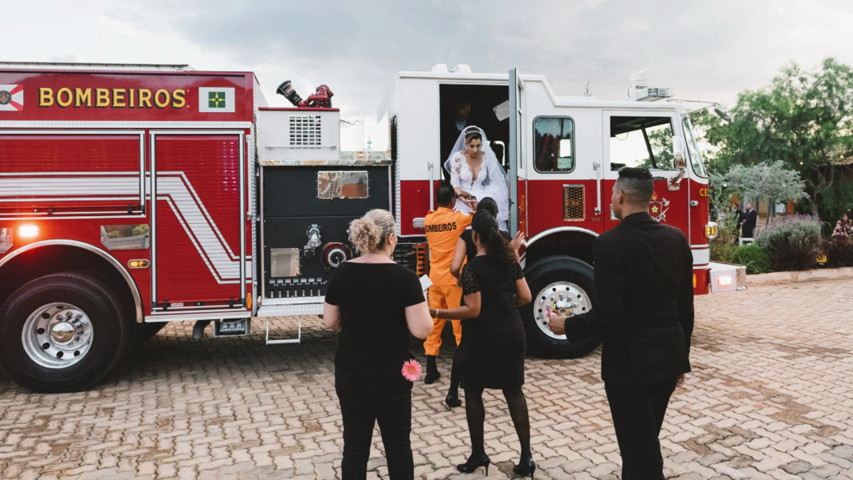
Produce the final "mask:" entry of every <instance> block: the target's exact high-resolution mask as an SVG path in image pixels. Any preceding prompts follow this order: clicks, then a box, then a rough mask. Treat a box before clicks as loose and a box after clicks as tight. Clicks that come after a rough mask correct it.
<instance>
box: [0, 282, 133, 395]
mask: <svg viewBox="0 0 853 480" xmlns="http://www.w3.org/2000/svg"><path fill="white" fill-rule="evenodd" d="M116 298H117V296H116V295H115V294H114V293H113V292H112V291H111V290H110V289H109V287H108V286H107V285H105V284H104V283H103V282H101V281H99V280H97V279H96V278H94V277H92V276H89V275H86V274H81V273H56V274H53V275H47V276H44V277H41V278H38V279H36V280H33V281H31V282H29V283H27V284H25V285H24V286H22V287H21V288H19V289H18V290H17V291H15V292H14V293H13V294H12V295H11V296H10V297H9V298H8V299H7V300H6V302H4V303H3V305H2V307H0V321H2V324H0V363H2V364H3V367H4V368H5V369H6V372H7V373H8V374H9V376H11V377H12V378H13V379H14V380H15V381H17V382H18V383H19V384H20V385H22V386H24V387H26V388H28V389H30V390H33V391H36V392H43V393H51V392H73V391H80V390H85V389H87V388H89V387H91V386H93V385H95V384H96V383H98V382H100V381H101V380H103V379H104V378H105V377H106V376H107V375H109V374H110V372H112V370H113V369H114V368H115V367H116V366H117V365H118V364H119V362H120V361H121V360H122V357H123V356H124V354H125V352H126V351H127V348H128V345H129V344H130V340H131V337H132V323H131V322H130V320H129V319H128V318H126V316H127V314H126V313H124V312H125V309H122V308H119V303H118V302H117V301H116Z"/></svg>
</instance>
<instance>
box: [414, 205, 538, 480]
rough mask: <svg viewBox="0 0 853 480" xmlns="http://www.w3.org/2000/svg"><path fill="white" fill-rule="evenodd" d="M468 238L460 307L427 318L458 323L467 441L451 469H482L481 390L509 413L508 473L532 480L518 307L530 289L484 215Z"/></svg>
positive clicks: (476, 216) (494, 223)
mask: <svg viewBox="0 0 853 480" xmlns="http://www.w3.org/2000/svg"><path fill="white" fill-rule="evenodd" d="M472 230H473V234H472V237H473V239H474V243H475V244H476V246H477V255H476V256H475V257H474V258H469V259H468V263H467V264H466V265H465V266H464V267H463V268H462V276H461V283H462V293H463V295H464V298H465V305H464V306H461V307H459V308H456V309H452V310H443V309H438V310H437V311H433V310H432V309H431V311H430V314H435V316H437V317H439V318H461V319H462V331H463V332H464V335H463V336H462V339H463V340H462V342H463V343H464V344H465V347H464V349H463V374H462V378H463V382H464V385H465V415H466V417H467V420H468V430H469V434H470V436H471V450H472V451H471V456H470V457H468V460H467V461H466V462H465V463H463V464H461V465H457V467H456V468H457V469H458V470H459V471H460V472H463V473H470V472H473V471H474V470H476V469H477V468H478V467H481V466H482V467H485V469H486V473H487V474H488V468H489V464H490V463H491V461H490V459H489V456H488V455H487V454H486V452H485V447H484V440H483V424H484V422H485V414H486V412H485V407H484V405H483V390H484V389H485V388H499V389H501V390H502V391H503V394H504V398H505V399H506V401H507V406H508V407H509V413H510V416H511V417H512V422H513V425H514V426H515V431H516V433H517V434H518V440H519V442H520V443H521V461H520V462H519V463H518V465H516V466H515V468H514V469H513V471H514V472H515V473H516V474H518V475H531V476H532V475H533V471H534V470H535V469H536V466H535V464H534V463H533V458H532V455H531V452H530V420H529V418H528V414H527V400H525V398H524V393H523V392H522V390H521V386H522V384H523V383H524V350H525V348H526V345H527V342H526V338H525V335H524V327H523V325H522V323H521V315H520V314H519V312H518V307H519V306H521V305H526V304H527V303H529V302H530V299H531V296H530V288H529V287H528V286H527V281H526V280H525V279H524V276H523V274H522V272H521V266H520V265H519V264H518V262H517V261H516V258H515V253H514V252H513V251H512V248H511V247H510V245H509V242H507V241H506V239H505V238H503V237H502V236H501V234H500V232H499V230H498V225H497V221H496V220H495V218H494V217H493V216H492V215H491V214H489V213H488V212H477V213H476V214H474V219H473V221H472Z"/></svg>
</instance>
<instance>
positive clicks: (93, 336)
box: [0, 64, 743, 392]
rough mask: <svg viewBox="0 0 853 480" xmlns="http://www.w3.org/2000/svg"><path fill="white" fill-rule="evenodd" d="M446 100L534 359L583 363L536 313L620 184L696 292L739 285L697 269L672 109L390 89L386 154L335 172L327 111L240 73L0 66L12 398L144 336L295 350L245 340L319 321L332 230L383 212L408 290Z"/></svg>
mask: <svg viewBox="0 0 853 480" xmlns="http://www.w3.org/2000/svg"><path fill="white" fill-rule="evenodd" d="M282 86H284V85H282ZM324 87H325V86H324ZM288 88H290V87H289V85H288ZM650 92H651V89H645V90H643V93H642V94H641V96H642V95H646V96H649V97H654V96H655V95H654V94H653V93H650ZM280 93H284V92H280ZM321 93H323V94H324V95H326V96H327V97H328V98H331V91H330V90H328V87H326V91H324V92H321ZM460 98H461V99H464V102H466V103H467V104H468V105H469V107H470V108H471V111H476V112H481V113H482V114H483V116H482V117H481V118H482V123H483V124H484V125H483V126H484V128H487V129H488V130H487V132H488V133H489V134H490V138H491V139H492V140H493V141H492V146H493V148H494V149H495V150H496V152H498V155H499V157H500V159H501V161H502V163H503V165H504V167H505V168H506V170H507V178H508V181H509V189H510V202H511V208H510V211H511V220H510V225H509V228H510V230H511V232H512V233H515V232H516V231H519V230H521V231H523V232H524V233H525V235H526V237H527V244H526V249H525V250H524V252H523V262H524V267H525V271H526V277H527V279H528V282H529V283H530V285H531V290H532V291H533V293H534V294H535V297H534V301H533V303H532V305H530V306H528V307H526V308H525V309H524V312H523V313H524V317H525V322H526V328H527V333H528V342H529V345H530V348H531V351H533V352H534V353H538V354H540V355H547V356H563V357H565V356H577V355H583V354H585V353H587V352H589V351H590V350H592V349H593V348H595V346H596V345H597V339H594V338H590V339H588V340H586V341H582V342H577V343H570V342H568V341H566V339H565V338H564V337H558V336H554V335H553V334H551V333H550V332H549V331H548V329H547V328H546V326H545V325H546V315H547V314H548V313H549V312H551V311H553V310H559V311H562V312H581V311H584V310H586V309H588V308H590V306H591V301H590V291H591V290H590V288H591V285H592V281H593V280H592V279H593V275H592V272H593V269H592V266H591V265H590V263H591V252H590V245H591V243H592V240H593V239H594V238H595V236H596V235H598V234H600V233H601V232H603V231H605V230H607V229H609V228H612V227H613V226H614V225H615V224H616V222H617V220H616V219H615V218H614V217H613V216H612V215H611V212H610V206H609V204H608V199H609V198H610V190H611V189H612V186H613V183H614V181H615V179H616V175H617V174H616V170H617V169H618V168H619V167H621V166H623V165H642V166H647V167H649V168H651V169H652V172H653V173H654V175H655V177H656V179H657V181H656V182H655V197H654V199H653V202H652V203H651V204H650V212H651V214H652V215H653V216H654V217H655V218H657V219H658V220H659V221H662V222H666V223H669V224H672V225H675V226H677V227H679V228H681V229H682V230H683V231H684V232H685V234H686V235H687V237H688V239H689V241H690V244H691V248H692V249H693V253H694V265H695V269H694V272H695V275H694V282H695V285H694V288H695V291H696V293H697V294H703V293H707V292H708V291H709V289H712V288H713V289H715V290H718V289H735V288H737V287H738V285H739V283H740V284H742V283H743V278H742V277H743V276H742V272H740V273H741V275H739V272H738V270H737V269H735V268H734V267H724V266H715V265H713V264H710V263H709V247H708V239H709V238H710V237H713V235H714V234H715V229H716V226H715V225H714V224H713V223H712V222H710V221H709V218H708V181H707V176H706V174H705V170H704V167H703V164H702V158H701V155H700V152H699V148H698V147H697V145H696V142H695V140H694V137H693V133H692V129H691V125H690V121H689V119H688V117H687V113H688V111H687V109H686V107H685V106H684V105H682V104H678V103H675V102H666V101H658V102H643V101H626V102H603V101H598V100H593V99H589V98H571V97H560V96H556V95H555V94H554V93H553V91H552V90H551V89H550V87H549V86H548V83H547V82H546V80H545V79H544V78H543V77H541V76H527V75H525V76H521V75H518V74H517V72H516V71H514V70H513V71H510V72H509V73H508V74H475V73H470V71H468V70H466V69H461V70H459V71H456V72H448V71H447V70H446V69H440V68H439V69H434V70H433V71H431V72H403V73H400V74H399V75H398V76H397V78H396V79H395V81H394V83H393V86H392V88H391V89H390V90H389V93H388V95H387V96H386V99H385V101H384V102H383V104H382V106H381V108H380V113H381V116H382V118H384V119H385V121H387V125H388V129H389V135H390V137H389V138H390V144H391V145H390V155H388V154H387V153H385V152H361V153H359V154H353V153H351V152H341V150H340V141H339V131H340V127H339V125H340V123H339V122H340V114H339V111H338V110H337V109H335V108H331V106H321V107H310V106H309V107H304V106H302V107H300V108H269V107H267V106H266V103H265V100H264V96H263V95H262V93H261V91H260V88H259V85H258V82H257V80H256V78H255V76H254V75H253V74H252V73H248V72H197V71H193V70H192V69H190V68H188V67H187V66H181V65H176V66H169V65H80V64H0V361H1V362H2V364H3V366H4V367H5V369H6V371H7V372H8V373H9V374H10V376H12V377H13V378H14V379H15V380H16V381H18V382H19V383H20V384H22V385H24V386H26V387H28V388H30V389H33V390H36V391H46V392H47V391H69V390H80V389H85V388H88V387H90V386H92V385H94V384H95V383H97V382H98V381H100V380H101V379H103V378H104V377H105V376H106V375H108V374H109V373H110V372H111V371H112V370H113V369H114V368H115V367H116V365H118V364H119V363H120V362H121V360H122V359H123V358H124V357H125V355H126V354H127V352H128V351H129V350H130V348H131V346H132V345H133V343H134V342H135V341H136V340H139V339H142V338H145V337H146V336H150V335H152V334H154V333H156V332H157V331H158V330H159V329H160V328H161V327H162V326H163V325H164V324H165V322H170V321H195V322H197V324H196V327H197V328H196V330H195V332H194V333H195V334H202V330H203V328H204V325H206V324H207V323H208V322H211V321H213V322H214V328H213V333H214V336H224V335H239V334H247V333H249V332H250V331H251V322H250V320H251V319H252V318H256V319H257V318H268V317H275V316H291V315H292V316H299V317H300V323H299V325H300V331H299V332H298V333H297V334H296V338H292V339H283V340H274V339H270V333H269V323H267V332H266V339H267V342H268V343H288V342H298V341H299V340H300V338H301V321H302V320H301V319H302V316H308V315H317V314H319V313H321V312H322V301H323V294H324V292H325V285H326V282H327V280H328V278H329V276H330V275H331V273H332V272H333V271H334V269H335V268H336V267H337V266H338V265H339V264H340V263H341V262H343V261H345V260H346V259H348V258H351V257H352V256H353V255H355V254H356V253H355V251H354V248H353V246H352V245H351V244H350V243H349V241H348V239H347V233H346V232H347V227H348V223H349V222H350V221H351V220H352V219H354V218H356V217H358V216H361V215H362V214H363V213H364V212H365V211H367V210H369V209H371V208H385V209H389V210H391V211H392V212H394V213H395V216H396V219H397V221H398V225H399V227H398V228H399V232H398V233H399V236H400V243H399V246H398V248H397V251H396V252H395V256H396V258H397V260H398V261H399V262H401V263H404V264H406V265H409V266H410V267H411V268H413V269H415V270H417V271H418V272H419V273H424V270H425V268H426V263H427V262H426V255H427V251H426V245H425V243H424V232H423V228H422V217H423V216H424V215H425V214H426V212H427V211H428V210H429V209H430V208H431V207H432V206H433V197H434V190H435V188H436V187H437V186H438V184H439V182H440V181H441V179H442V175H443V174H442V171H441V170H442V169H441V163H442V161H443V159H444V158H446V156H447V153H448V152H446V151H445V149H446V148H447V147H446V145H447V143H448V142H449V143H450V144H451V145H452V143H453V142H452V140H454V139H455V134H451V133H447V132H449V131H450V129H449V128H447V127H448V126H450V127H452V126H453V125H452V122H455V120H454V118H453V116H452V114H453V111H454V106H455V105H457V104H458V103H459V99H460ZM303 105H304V102H303ZM451 136H452V137H453V138H452V139H451V138H450V137H451ZM739 277H740V278H739Z"/></svg>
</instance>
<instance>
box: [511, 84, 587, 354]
mask: <svg viewBox="0 0 853 480" xmlns="http://www.w3.org/2000/svg"><path fill="white" fill-rule="evenodd" d="M524 94H525V85H524V81H523V80H522V79H521V76H520V75H519V73H518V69H516V68H513V69H512V70H510V71H509V121H510V124H509V125H510V126H509V135H510V138H509V144H510V148H509V153H510V154H509V172H508V174H507V177H508V179H509V182H510V202H512V205H511V206H510V233H511V234H513V235H515V233H516V232H518V230H522V231H524V232H525V234H527V233H528V231H527V219H528V218H527V217H528V215H527V199H528V196H529V195H528V194H529V193H530V192H528V191H527V188H528V181H527V174H526V173H527V171H528V170H527V169H528V168H532V167H530V166H529V164H530V161H529V160H530V158H531V156H530V153H529V152H530V151H531V148H529V146H528V143H527V142H525V138H526V137H525V131H526V130H525V129H526V128H527V127H528V123H529V121H528V119H532V118H535V117H536V115H537V112H525V107H526V103H525V96H524ZM526 159H527V160H528V161H526ZM557 208H559V207H557ZM525 253H526V252H525ZM554 253H556V254H550V255H546V256H544V257H539V258H536V259H535V260H534V261H532V262H530V263H528V262H527V261H526V260H527V259H526V255H525V258H524V263H523V264H524V267H525V268H524V272H525V273H524V275H525V278H526V279H527V282H528V284H529V285H530V291H531V293H532V294H533V300H532V301H531V302H530V304H528V305H525V306H524V307H521V315H522V321H523V322H524V329H525V332H526V334H527V345H528V349H529V351H530V352H531V353H533V354H535V355H539V356H543V357H580V356H583V355H586V354H587V353H589V352H590V351H592V350H594V349H595V347H597V346H598V344H599V343H601V340H600V338H599V337H598V336H597V335H596V336H593V337H590V338H586V339H583V340H581V341H580V342H569V341H568V340H567V339H566V336H565V335H555V334H554V333H553V332H551V330H550V329H549V328H548V319H549V317H550V316H551V315H552V314H553V315H572V314H580V313H583V312H586V311H588V310H589V309H591V308H592V290H593V285H594V283H593V282H594V279H593V270H592V267H591V266H590V265H589V264H588V263H586V262H584V261H582V260H579V259H577V258H573V257H571V256H570V255H568V254H561V253H560V252H554Z"/></svg>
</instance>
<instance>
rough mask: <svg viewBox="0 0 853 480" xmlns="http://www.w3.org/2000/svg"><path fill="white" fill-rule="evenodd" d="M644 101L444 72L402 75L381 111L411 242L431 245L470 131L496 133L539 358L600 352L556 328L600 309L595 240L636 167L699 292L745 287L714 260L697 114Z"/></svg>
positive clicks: (741, 275)
mask: <svg viewBox="0 0 853 480" xmlns="http://www.w3.org/2000/svg"><path fill="white" fill-rule="evenodd" d="M632 94H633V98H634V99H633V100H626V101H602V100H597V99H594V98H589V97H563V96H558V95H556V94H555V93H554V92H553V90H552V89H551V87H550V86H549V84H548V82H547V80H546V79H545V78H544V77H542V76H539V75H520V74H519V73H518V72H517V71H516V70H511V71H510V72H509V73H508V74H482V73H472V72H471V71H470V68H468V67H467V66H464V65H463V66H457V68H455V69H453V70H452V71H450V70H448V69H447V68H446V67H445V66H443V65H438V66H436V68H433V70H432V71H430V72H401V73H400V74H399V75H398V76H397V78H396V79H395V82H394V85H393V86H392V88H391V89H390V90H389V93H388V95H387V97H386V99H385V101H384V102H383V105H382V107H381V108H380V113H381V114H382V115H384V116H386V117H387V119H388V122H389V126H390V131H391V157H392V158H393V160H394V181H395V187H394V188H395V191H396V192H399V193H398V194H396V195H395V196H394V209H395V214H396V218H397V219H398V221H399V228H400V234H401V237H402V238H403V239H411V240H412V241H416V240H417V239H419V238H421V237H420V235H422V233H423V230H422V227H419V225H421V224H422V220H421V217H422V216H423V214H424V212H426V211H427V210H429V209H430V208H432V207H433V201H432V198H433V192H434V189H435V188H436V187H437V185H438V183H439V181H440V180H441V179H442V178H446V177H447V173H446V172H444V171H443V168H442V164H443V163H444V160H445V159H447V157H448V155H449V154H450V153H451V152H450V151H449V146H452V145H453V143H454V141H455V139H456V137H457V135H458V134H459V132H460V130H459V128H461V126H462V125H470V124H478V126H481V127H482V128H483V129H484V131H485V132H486V133H487V136H488V138H489V141H490V143H491V146H492V149H493V150H494V151H495V153H496V156H498V158H499V161H501V162H502V164H503V165H504V168H505V169H506V171H507V178H508V182H509V191H510V203H511V205H510V221H509V225H508V228H509V231H510V233H511V234H515V233H516V232H518V231H521V232H524V234H525V237H526V238H527V241H526V248H525V249H524V251H523V255H522V264H523V266H524V272H525V277H526V279H527V282H528V284H529V285H530V288H531V291H532V293H533V302H532V303H531V304H530V305H528V306H526V307H522V314H523V318H524V321H525V327H526V332H527V340H528V348H529V350H531V351H532V352H535V353H537V354H539V355H545V356H557V357H566V356H580V355H584V354H586V353H588V352H589V351H591V350H592V349H594V348H595V347H596V346H597V345H598V343H599V339H598V338H594V337H591V338H589V339H587V340H585V341H581V342H575V343H570V342H568V341H566V339H565V337H564V336H562V335H560V336H557V335H554V334H553V333H551V331H550V330H549V329H548V327H547V324H548V321H547V319H548V316H549V315H551V314H552V313H554V312H560V313H565V312H574V313H581V312H584V311H586V310H587V309H589V308H591V306H592V303H591V294H592V293H591V292H592V285H593V267H592V265H591V264H592V248H591V246H592V241H593V240H594V238H595V237H596V236H597V235H599V234H600V233H602V232H604V231H606V230H609V229H610V228H613V227H614V226H615V225H616V224H617V223H618V220H617V219H616V218H615V217H614V216H613V214H612V212H611V208H610V204H609V202H610V197H611V193H612V189H613V185H614V184H615V182H616V179H617V178H618V170H619V168H621V167H624V166H632V167H646V168H649V169H650V170H651V172H652V174H653V175H654V177H655V193H654V196H653V199H652V202H651V203H650V204H649V213H650V214H651V215H652V216H653V217H654V218H656V219H657V220H658V221H661V222H665V223H668V224H670V225H673V226H675V227H678V228H679V229H681V230H682V231H683V232H684V234H685V236H686V237H687V239H688V241H689V242H690V246H691V249H692V251H693V258H694V292H695V293H696V294H705V293H709V291H710V290H712V289H713V291H725V290H736V289H738V288H745V287H744V285H745V271H744V270H743V268H742V267H736V266H728V265H721V264H714V263H712V262H710V248H709V240H710V239H711V238H713V237H714V236H715V235H716V224H715V223H714V222H711V221H710V220H709V210H708V207H709V203H708V202H709V197H708V177H707V174H706V171H705V167H704V165H703V161H702V156H701V151H700V148H699V146H698V145H697V142H696V139H695V137H694V134H693V129H692V125H691V123H690V119H689V117H688V113H689V109H688V106H687V105H685V104H682V103H678V102H675V101H668V92H667V91H666V89H656V88H649V87H648V86H646V85H643V84H637V85H635V86H634V87H633V89H632ZM460 109H461V110H462V111H463V112H462V113H464V114H467V120H466V121H464V122H460V115H459V112H460ZM457 122H459V125H458V126H457ZM712 277H713V280H714V282H713V283H712V282H711V280H712Z"/></svg>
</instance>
